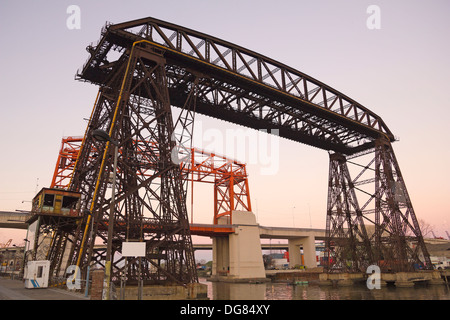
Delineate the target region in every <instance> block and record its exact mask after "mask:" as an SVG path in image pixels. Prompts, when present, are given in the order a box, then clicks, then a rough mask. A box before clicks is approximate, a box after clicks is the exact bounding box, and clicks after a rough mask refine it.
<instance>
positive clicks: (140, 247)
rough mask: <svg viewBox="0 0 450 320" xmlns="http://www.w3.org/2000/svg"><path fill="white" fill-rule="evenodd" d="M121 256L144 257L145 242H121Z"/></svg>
mask: <svg viewBox="0 0 450 320" xmlns="http://www.w3.org/2000/svg"><path fill="white" fill-rule="evenodd" d="M122 256H124V257H145V242H122Z"/></svg>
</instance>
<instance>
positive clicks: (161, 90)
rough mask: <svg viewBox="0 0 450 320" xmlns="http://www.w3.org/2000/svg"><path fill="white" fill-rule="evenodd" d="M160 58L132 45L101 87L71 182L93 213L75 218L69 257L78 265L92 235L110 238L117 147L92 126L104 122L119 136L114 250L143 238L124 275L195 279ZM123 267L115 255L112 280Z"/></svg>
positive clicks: (86, 258)
mask: <svg viewBox="0 0 450 320" xmlns="http://www.w3.org/2000/svg"><path fill="white" fill-rule="evenodd" d="M164 66H165V59H164V57H163V55H162V52H161V51H160V50H154V49H152V48H144V47H143V46H140V45H136V46H133V48H132V49H131V52H130V53H129V55H128V56H127V58H126V59H123V63H122V64H120V65H118V66H117V70H116V72H115V74H114V77H112V79H111V82H109V83H107V84H105V85H104V86H103V87H102V92H101V94H100V96H99V98H98V102H97V104H96V106H95V110H94V112H93V115H92V118H91V120H90V123H89V129H88V131H87V133H86V136H85V139H84V143H83V147H82V150H81V152H80V156H79V158H78V161H77V165H76V167H75V171H74V174H73V178H72V182H71V184H70V188H71V189H72V190H80V191H81V192H82V193H83V194H85V195H86V198H87V206H88V208H89V211H90V212H91V213H92V215H88V216H87V217H86V222H85V223H83V224H81V225H80V228H79V230H78V232H77V234H76V236H75V242H74V245H73V247H72V253H71V257H72V259H71V261H69V263H70V264H75V265H77V266H79V267H80V268H81V269H82V270H86V268H87V266H88V265H89V264H90V261H91V257H92V255H93V251H94V244H95V239H96V236H97V237H100V238H101V239H102V240H103V241H104V242H107V236H108V235H107V233H106V231H107V229H108V225H107V221H108V218H109V215H110V214H111V212H110V202H111V198H110V195H108V188H107V186H108V184H109V183H110V181H109V179H110V173H111V172H113V170H114V168H113V163H112V158H113V152H114V151H113V150H114V148H112V147H111V146H110V143H109V142H108V143H106V144H105V143H102V142H98V141H95V139H93V138H92V134H91V132H92V131H93V130H94V129H99V128H101V129H104V130H106V131H107V132H109V134H110V136H111V137H112V139H114V140H115V141H118V143H119V152H118V154H119V155H118V165H117V168H116V169H117V182H118V183H117V185H118V190H117V194H116V197H115V203H116V206H115V208H114V215H115V219H114V220H115V223H114V232H113V239H112V244H113V250H112V252H113V256H114V253H115V252H121V243H122V242H123V241H133V240H134V241H145V242H146V245H147V252H146V257H145V259H130V258H129V259H128V261H127V270H126V271H127V272H126V273H127V277H128V279H129V281H133V280H135V281H137V280H139V279H142V278H143V280H144V282H147V283H161V282H175V283H180V284H186V283H191V282H196V281H197V275H196V270H195V262H194V257H193V249H192V243H191V237H190V232H189V223H188V218H187V210H186V190H185V189H184V187H183V184H184V181H183V177H182V170H181V169H180V166H179V165H178V164H175V163H174V162H173V161H172V157H171V154H172V150H173V149H174V147H175V143H176V142H175V141H174V140H173V134H174V123H173V119H172V113H171V108H170V98H169V93H168V90H167V88H168V85H167V81H168V79H167V77H166V72H165V68H164ZM154 141H157V142H158V143H157V144H155V143H154ZM95 150H98V151H99V153H98V156H97V157H94V156H92V153H93V151H95ZM91 220H93V222H94V223H93V229H94V230H93V231H94V232H93V233H92V234H91V235H90V234H89V232H88V230H89V226H90V224H91ZM139 270H140V271H139ZM123 271H124V266H123V261H121V260H118V261H113V265H112V280H113V281H117V280H118V279H119V275H120V273H121V272H123Z"/></svg>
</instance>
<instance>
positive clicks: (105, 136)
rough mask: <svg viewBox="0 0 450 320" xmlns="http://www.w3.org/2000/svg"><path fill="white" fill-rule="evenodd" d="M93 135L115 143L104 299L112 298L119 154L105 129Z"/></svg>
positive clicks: (94, 132)
mask: <svg viewBox="0 0 450 320" xmlns="http://www.w3.org/2000/svg"><path fill="white" fill-rule="evenodd" d="M92 137H93V138H94V139H96V140H98V141H107V142H109V143H112V144H113V145H114V171H113V181H112V190H111V202H110V207H109V221H108V241H107V246H106V258H105V277H104V282H105V284H106V288H105V289H104V292H105V294H104V295H103V299H104V300H110V298H111V269H112V268H111V261H112V257H111V256H112V236H113V226H114V211H115V197H116V175H117V155H118V153H119V151H118V145H119V144H118V142H117V141H114V140H113V139H111V137H110V136H109V135H108V133H106V132H105V131H104V130H101V129H97V130H94V131H93V132H92Z"/></svg>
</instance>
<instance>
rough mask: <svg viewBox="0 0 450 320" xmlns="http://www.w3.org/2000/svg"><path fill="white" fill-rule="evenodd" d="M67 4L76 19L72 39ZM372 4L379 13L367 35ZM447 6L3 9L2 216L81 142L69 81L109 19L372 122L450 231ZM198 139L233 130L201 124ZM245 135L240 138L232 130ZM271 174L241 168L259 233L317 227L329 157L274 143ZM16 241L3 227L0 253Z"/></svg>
mask: <svg viewBox="0 0 450 320" xmlns="http://www.w3.org/2000/svg"><path fill="white" fill-rule="evenodd" d="M70 5H76V6H78V8H79V9H80V20H79V22H80V23H79V27H80V28H79V29H70V28H68V26H67V20H68V19H69V18H70V16H71V13H67V9H68V7H69V6H70ZM371 5H376V6H378V8H379V15H378V16H377V17H378V18H379V19H378V20H377V22H378V23H379V24H378V27H379V28H378V29H377V28H375V29H371V28H369V27H368V24H367V22H368V20H369V22H372V23H373V20H372V19H373V18H374V16H373V11H369V13H368V12H367V9H368V8H369V7H370V6H371ZM449 14H450V2H448V1H446V0H442V1H437V0H432V1H377V0H371V1H363V0H355V1H334V0H321V1H300V0H292V1H266V0H258V1H253V0H240V1H224V0H222V1H212V0H209V1H206V0H203V1H202V0H191V1H175V0H164V1H152V0H145V1H137V0H129V1H104V0H96V1H81V0H73V1H11V0H2V1H1V2H0V41H1V44H0V70H1V71H0V93H1V95H0V96H1V101H0V108H1V109H0V110H1V116H0V147H1V148H0V150H1V151H0V152H1V156H0V211H2V210H12V211H14V210H28V209H30V202H29V201H30V200H31V199H32V197H33V196H34V194H35V192H36V191H38V190H39V189H40V188H42V187H46V186H48V185H49V184H50V181H51V178H52V175H53V170H54V167H55V163H56V159H57V154H58V151H59V148H60V143H61V138H62V137H63V136H81V135H83V134H84V131H85V128H86V124H87V122H86V120H85V119H86V118H88V117H89V115H90V112H91V110H92V105H93V103H94V100H95V95H96V92H97V88H96V87H95V86H94V85H91V84H87V83H82V82H78V81H76V80H74V76H75V73H76V71H77V69H78V68H80V67H81V66H82V65H83V64H84V62H85V61H86V59H87V57H88V53H87V52H86V50H85V48H86V46H87V45H89V44H90V43H92V42H94V43H95V42H96V41H97V40H98V39H99V37H100V29H101V27H102V26H103V25H104V24H105V22H106V21H109V22H112V23H119V22H124V21H128V20H133V19H138V18H143V17H147V16H151V17H154V18H158V19H161V20H166V21H169V22H172V23H175V24H179V25H182V26H185V27H188V28H192V29H194V30H198V31H201V32H204V33H207V34H210V35H213V36H216V37H218V38H221V39H224V40H227V41H230V42H233V43H236V44H238V45H241V46H243V47H246V48H249V49H251V50H254V51H256V52H258V53H261V54H264V55H266V56H268V57H271V58H273V59H275V60H278V61H280V62H282V63H284V64H287V65H289V66H291V67H293V68H296V69H298V70H300V71H302V72H304V73H306V74H309V75H310V76H312V77H315V78H316V79H319V80H320V81H322V82H324V83H326V84H328V85H330V86H332V87H334V88H336V89H337V90H339V91H341V92H343V93H345V94H346V95H348V96H350V97H351V98H353V99H354V100H356V101H358V102H360V103H361V104H362V105H364V106H366V107H368V108H369V109H371V110H372V111H374V112H375V113H376V114H378V115H380V116H381V117H382V118H383V120H384V121H385V122H386V124H387V125H388V126H389V128H390V129H391V130H392V132H393V133H394V134H395V135H396V136H397V137H399V139H400V141H399V142H396V143H395V144H394V150H395V154H396V156H397V159H398V161H399V163H400V167H401V169H402V173H403V176H404V178H405V181H406V185H407V188H408V191H409V194H410V196H411V198H412V202H413V205H414V208H415V211H416V214H417V217H418V218H419V219H422V220H425V221H426V222H427V223H429V224H431V225H432V226H434V230H435V233H436V234H437V235H438V236H439V235H440V236H445V232H444V231H445V230H448V231H449V232H450V220H449V215H450V166H449V164H450V151H449V136H450V134H449V131H448V127H449V125H448V119H449V118H450V108H449V102H448V92H449V84H450V62H449V57H450V41H449V33H450V19H448V15H449ZM198 120H200V121H201V126H202V128H203V130H204V131H203V135H204V136H203V138H205V135H206V136H208V134H210V133H211V132H212V131H211V130H214V129H219V130H221V132H222V133H223V134H224V135H226V132H227V130H237V127H236V126H234V125H232V124H228V123H224V122H220V121H219V120H214V119H209V118H206V117H199V118H198ZM241 129H242V128H241ZM277 150H278V152H277V154H276V155H274V157H275V158H274V159H278V160H274V161H278V162H277V170H276V172H275V174H274V173H270V174H267V172H266V173H265V174H264V172H262V171H264V170H262V169H263V167H264V165H263V164H264V163H262V162H263V159H259V160H258V161H254V160H253V159H249V158H246V157H245V156H244V157H242V158H240V159H238V160H240V161H242V162H247V163H248V166H247V167H248V171H249V174H250V177H249V182H250V192H251V199H252V205H253V211H254V212H255V213H256V215H257V218H258V222H259V223H260V224H261V225H264V226H285V227H291V226H296V227H309V226H310V225H311V226H312V227H316V228H325V215H326V201H327V179H328V154H327V152H325V151H322V150H318V149H315V148H313V147H309V146H305V145H300V144H298V143H293V142H290V141H286V140H283V139H281V140H280V141H279V144H278V145H277ZM194 190H195V192H196V193H195V205H194V221H195V222H203V223H209V222H211V220H212V214H213V213H212V204H213V190H212V186H210V185H199V184H197V185H196V186H195V189H194ZM23 237H24V235H23V232H22V231H20V232H18V231H15V230H9V229H0V243H2V242H6V241H7V240H8V239H9V238H13V239H14V241H15V242H16V243H17V244H19V243H21V242H22V239H23Z"/></svg>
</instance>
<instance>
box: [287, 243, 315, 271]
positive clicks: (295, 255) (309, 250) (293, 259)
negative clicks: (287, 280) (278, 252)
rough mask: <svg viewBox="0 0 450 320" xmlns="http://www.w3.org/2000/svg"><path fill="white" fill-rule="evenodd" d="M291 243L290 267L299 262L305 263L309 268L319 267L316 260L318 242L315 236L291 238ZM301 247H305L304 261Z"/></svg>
mask: <svg viewBox="0 0 450 320" xmlns="http://www.w3.org/2000/svg"><path fill="white" fill-rule="evenodd" d="M288 245H289V267H294V266H295V265H297V264H300V265H301V264H304V265H305V266H306V267H307V268H315V267H317V262H316V244H315V238H314V236H309V237H299V238H291V239H289V241H288ZM300 247H303V261H302V258H301V252H300Z"/></svg>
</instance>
